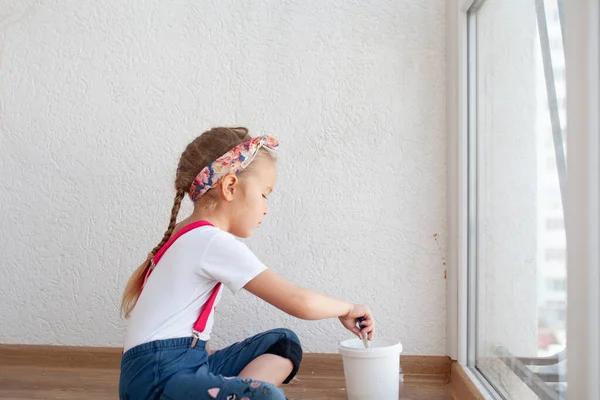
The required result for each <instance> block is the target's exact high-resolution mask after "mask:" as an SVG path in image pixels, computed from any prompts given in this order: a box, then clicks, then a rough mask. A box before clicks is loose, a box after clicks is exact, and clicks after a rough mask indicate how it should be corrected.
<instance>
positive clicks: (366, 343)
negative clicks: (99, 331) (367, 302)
mask: <svg viewBox="0 0 600 400" xmlns="http://www.w3.org/2000/svg"><path fill="white" fill-rule="evenodd" d="M364 320H365V319H364V318H363V317H360V318H359V319H358V322H357V324H358V329H359V330H360V334H361V336H362V341H363V345H364V346H365V349H368V348H369V334H368V333H362V328H363V326H362V325H361V323H362V322H363V321H364Z"/></svg>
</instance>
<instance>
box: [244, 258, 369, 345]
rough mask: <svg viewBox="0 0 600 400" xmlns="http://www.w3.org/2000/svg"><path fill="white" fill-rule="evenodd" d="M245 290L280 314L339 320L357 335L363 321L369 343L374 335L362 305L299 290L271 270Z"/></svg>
mask: <svg viewBox="0 0 600 400" xmlns="http://www.w3.org/2000/svg"><path fill="white" fill-rule="evenodd" d="M244 288H245V289H246V290H247V291H249V292H250V293H252V294H254V295H255V296H258V297H260V298H261V299H263V300H264V301H266V302H267V303H270V304H271V305H273V306H275V307H277V308H279V309H280V310H282V311H284V312H286V313H288V314H290V315H292V316H294V317H296V318H301V319H305V320H321V319H326V318H334V317H338V318H339V319H340V321H341V322H342V324H343V325H344V326H345V327H346V328H347V329H348V330H350V331H352V332H354V333H355V334H356V335H358V336H360V333H361V332H360V331H359V330H358V329H357V328H356V326H355V324H356V320H357V319H358V318H360V317H362V318H364V319H365V321H364V322H362V326H363V329H362V333H367V334H368V335H369V339H370V338H371V337H372V335H373V331H374V325H373V316H372V315H371V313H370V312H369V311H368V310H367V309H366V308H365V307H364V306H361V305H357V304H351V303H348V302H346V301H341V300H337V299H334V298H332V297H330V296H327V295H325V294H323V293H319V292H316V291H314V290H310V289H305V288H301V287H299V286H296V285H294V284H293V283H291V282H289V281H287V280H286V279H284V278H282V277H280V276H279V275H277V274H276V273H275V272H273V271H272V270H270V269H267V270H265V271H264V272H262V273H260V274H259V275H258V276H256V278H254V279H253V280H251V281H250V282H248V283H247V284H246V286H244Z"/></svg>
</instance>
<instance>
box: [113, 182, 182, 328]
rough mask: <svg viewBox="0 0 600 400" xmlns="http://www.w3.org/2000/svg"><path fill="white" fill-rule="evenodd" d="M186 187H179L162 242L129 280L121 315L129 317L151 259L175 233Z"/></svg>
mask: <svg viewBox="0 0 600 400" xmlns="http://www.w3.org/2000/svg"><path fill="white" fill-rule="evenodd" d="M185 192H186V191H185V190H184V189H181V188H180V189H177V192H176V194H175V200H174V201H173V208H172V209H171V220H170V221H169V227H168V228H167V231H166V232H165V234H164V236H163V238H162V240H161V241H160V243H159V244H158V245H157V246H156V247H155V248H154V249H152V251H151V252H150V253H148V257H147V258H146V261H144V262H143V263H142V265H140V266H139V267H138V269H137V270H136V271H135V272H134V273H133V275H132V276H131V278H130V279H129V282H127V288H126V290H125V292H124V294H123V300H122V303H121V315H123V316H125V317H126V318H127V317H129V314H130V313H131V310H133V307H134V306H135V303H136V302H137V299H138V297H139V296H140V293H141V291H142V285H143V284H144V279H145V278H146V273H147V272H148V268H150V260H152V257H154V255H155V254H156V253H157V252H158V251H159V250H160V249H161V248H162V247H163V246H164V245H165V243H167V242H168V241H169V238H170V237H171V234H173V230H174V229H175V225H176V223H177V215H178V214H179V209H180V208H181V201H182V200H183V198H184V197H185Z"/></svg>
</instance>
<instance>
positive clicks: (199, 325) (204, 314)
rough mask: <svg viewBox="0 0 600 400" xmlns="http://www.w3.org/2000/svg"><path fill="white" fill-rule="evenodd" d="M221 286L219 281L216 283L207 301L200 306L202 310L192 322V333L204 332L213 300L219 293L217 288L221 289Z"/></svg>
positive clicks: (213, 304)
mask: <svg viewBox="0 0 600 400" xmlns="http://www.w3.org/2000/svg"><path fill="white" fill-rule="evenodd" d="M221 286H222V283H221V282H219V283H217V284H216V286H215V288H214V289H213V291H212V293H211V294H210V297H209V298H208V300H207V302H206V303H205V304H204V307H203V308H202V311H201V312H200V315H199V316H198V319H197V320H196V322H195V323H194V333H196V332H198V333H200V332H204V329H205V328H206V323H207V322H208V317H209V316H210V313H211V312H212V311H213V308H214V306H215V301H216V300H217V295H218V294H219V290H220V289H221Z"/></svg>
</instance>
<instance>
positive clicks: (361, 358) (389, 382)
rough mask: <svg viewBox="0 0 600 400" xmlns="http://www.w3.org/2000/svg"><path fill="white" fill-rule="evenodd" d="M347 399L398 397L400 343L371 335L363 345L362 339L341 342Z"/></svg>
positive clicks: (373, 399) (381, 399)
mask: <svg viewBox="0 0 600 400" xmlns="http://www.w3.org/2000/svg"><path fill="white" fill-rule="evenodd" d="M340 353H341V354H342V359H343V361H344V376H345V378H346V395H347V397H348V400H397V399H398V398H399V397H400V353H402V343H400V342H399V341H397V340H391V339H374V340H372V341H370V342H369V348H368V349H365V346H364V345H363V342H362V340H360V339H358V338H356V339H350V340H346V341H344V342H342V343H341V344H340Z"/></svg>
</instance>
